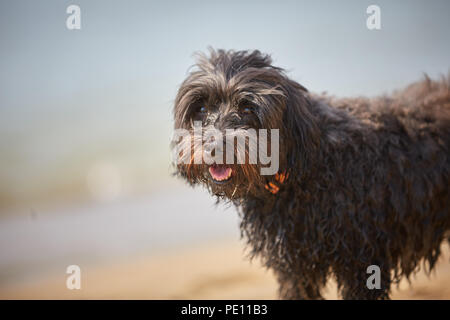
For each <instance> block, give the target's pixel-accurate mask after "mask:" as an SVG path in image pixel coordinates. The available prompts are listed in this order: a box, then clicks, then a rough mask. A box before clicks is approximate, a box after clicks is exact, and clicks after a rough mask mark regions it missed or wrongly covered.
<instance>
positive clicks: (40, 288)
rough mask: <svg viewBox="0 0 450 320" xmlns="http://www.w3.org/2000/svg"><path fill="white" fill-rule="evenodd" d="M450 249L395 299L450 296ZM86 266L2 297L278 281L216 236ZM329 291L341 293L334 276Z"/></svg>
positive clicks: (229, 289)
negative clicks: (70, 280)
mask: <svg viewBox="0 0 450 320" xmlns="http://www.w3.org/2000/svg"><path fill="white" fill-rule="evenodd" d="M449 257H450V255H449V250H448V248H445V254H444V255H443V256H442V257H441V259H440V261H439V263H438V266H437V268H436V270H435V272H433V274H432V275H431V276H430V277H427V276H426V275H425V274H424V273H423V272H422V271H421V272H419V273H418V274H417V275H416V276H414V277H413V278H412V286H411V287H410V286H409V285H408V283H407V281H403V282H402V283H401V284H400V286H399V288H395V289H394V291H393V294H392V298H393V299H450V286H449V285H448V284H449V283H450V263H448V261H449ZM81 268H82V287H81V289H80V290H68V289H67V288H66V286H65V280H66V276H67V275H65V274H64V273H63V272H61V274H60V275H58V276H55V275H52V276H49V277H47V278H40V279H39V280H37V281H30V282H26V283H22V284H20V285H17V284H16V285H7V286H3V287H2V288H0V298H1V299H276V288H277V285H276V282H275V279H274V277H273V275H272V273H271V272H269V271H267V270H265V269H264V268H262V267H261V265H260V264H259V262H258V261H253V262H252V263H250V262H249V261H248V260H247V259H246V258H245V254H244V248H243V246H242V244H241V243H239V242H235V241H232V240H230V241H222V242H214V243H210V244H208V245H202V246H199V247H196V248H189V249H186V250H184V251H183V252H172V253H168V254H160V255H158V256H153V257H151V258H148V257H142V256H140V257H135V258H134V259H130V260H128V261H122V262H119V263H115V264H107V265H97V266H89V267H83V266H81ZM325 297H326V298H327V299H338V296H337V293H336V286H335V284H334V282H333V281H330V283H329V284H328V287H327V290H326V293H325Z"/></svg>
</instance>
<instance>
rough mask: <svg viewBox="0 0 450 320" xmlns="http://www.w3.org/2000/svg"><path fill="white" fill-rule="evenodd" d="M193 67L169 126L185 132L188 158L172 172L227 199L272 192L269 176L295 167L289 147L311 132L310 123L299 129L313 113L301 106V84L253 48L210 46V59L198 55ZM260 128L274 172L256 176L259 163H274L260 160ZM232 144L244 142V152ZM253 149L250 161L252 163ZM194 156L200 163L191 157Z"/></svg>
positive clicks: (271, 176)
mask: <svg viewBox="0 0 450 320" xmlns="http://www.w3.org/2000/svg"><path fill="white" fill-rule="evenodd" d="M196 66H197V69H196V70H194V71H192V72H191V73H190V74H189V76H188V77H187V79H186V80H185V81H184V82H183V83H182V85H181V87H180V89H179V91H178V95H177V97H176V101H175V108H174V117H175V129H176V130H179V129H184V130H185V131H187V132H189V133H190V137H189V139H188V140H186V141H188V143H189V146H190V149H188V152H186V149H184V151H183V152H184V154H183V155H181V157H180V159H181V158H183V157H184V160H186V161H177V163H176V166H177V172H178V174H179V175H181V176H182V177H184V178H185V179H187V180H188V181H189V182H190V183H191V184H197V183H203V184H204V185H205V186H206V187H207V188H208V189H210V191H211V192H212V193H213V194H215V195H218V196H221V197H226V198H229V199H238V198H242V197H245V196H246V195H248V194H249V193H251V194H261V193H263V194H267V193H268V192H272V193H275V192H274V190H272V188H268V185H270V182H271V181H272V180H273V179H274V176H276V177H279V175H278V173H280V174H284V173H286V172H287V171H288V170H290V168H291V167H292V166H293V162H295V161H296V160H295V159H296V156H295V152H293V150H295V148H298V142H300V141H302V140H304V139H305V138H306V136H307V133H306V130H309V129H308V128H307V127H308V126H310V124H307V125H305V126H303V127H302V123H303V122H306V121H307V120H308V118H310V117H311V115H310V114H309V112H308V111H307V110H306V108H305V106H302V105H301V104H306V100H305V98H304V96H303V93H304V92H306V89H304V88H303V87H302V86H300V85H298V84H297V83H295V82H293V81H290V80H289V79H288V78H287V77H286V76H285V75H284V74H283V72H282V70H281V69H279V68H276V67H273V66H272V65H271V59H270V58H269V57H268V56H265V55H262V54H261V53H260V52H259V51H254V52H247V51H240V52H234V51H228V52H225V51H222V50H219V51H217V52H216V51H212V52H211V56H210V57H209V58H208V57H206V56H200V59H199V61H198V63H197V65H196ZM293 102H295V103H297V104H298V105H297V106H295V105H293ZM303 109H304V110H303ZM260 129H266V130H267V131H266V132H267V136H265V137H264V139H265V140H266V141H265V142H266V145H265V146H266V150H264V151H265V154H266V155H269V156H270V159H271V160H273V161H274V162H275V161H276V162H277V163H276V168H275V172H271V173H272V174H261V172H262V171H263V170H261V169H262V168H264V167H266V168H267V167H269V166H271V165H273V163H267V161H266V162H264V164H263V162H262V161H261V159H260V157H259V155H261V154H260V152H261V150H262V146H261V144H260V141H261V139H262V138H263V136H262V134H261V131H260ZM273 129H277V130H278V133H276V132H275V131H276V130H275V131H274V130H273ZM196 130H199V131H196ZM199 132H201V134H200V135H198V134H197V135H196V133H199ZM211 132H212V133H211ZM205 133H206V134H205ZM208 133H210V134H208ZM276 135H277V137H276V138H277V139H274V138H275V136H276ZM250 137H252V138H254V137H256V142H257V143H256V145H255V144H252V143H250V140H251V139H250ZM296 138H297V139H298V140H297V141H296V140H295V139H296ZM239 139H242V140H239ZM186 141H185V142H184V143H185V144H186ZM230 141H231V142H232V143H231V144H227V142H228V143H229V142H230ZM238 141H244V143H245V148H244V149H239V142H238ZM174 143H175V144H176V143H179V141H174ZM275 144H277V145H276V146H275ZM263 146H264V145H263ZM178 152H179V150H177V153H178ZM183 152H181V153H183ZM205 154H207V155H208V157H206V158H208V159H209V161H205ZM230 154H231V156H230ZM255 154H256V155H257V159H256V161H251V158H252V156H254V155H255ZM178 155H179V154H178ZM198 159H201V161H200V162H199V161H195V160H198ZM297 160H298V159H297ZM266 171H268V170H266ZM284 179H285V178H284V176H283V180H284ZM275 188H278V189H279V186H275ZM275 191H276V192H278V190H275Z"/></svg>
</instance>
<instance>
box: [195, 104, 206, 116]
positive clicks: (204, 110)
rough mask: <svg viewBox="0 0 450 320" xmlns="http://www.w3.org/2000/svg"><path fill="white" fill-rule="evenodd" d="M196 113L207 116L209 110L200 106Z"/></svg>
mask: <svg viewBox="0 0 450 320" xmlns="http://www.w3.org/2000/svg"><path fill="white" fill-rule="evenodd" d="M195 111H196V113H199V114H205V113H207V112H208V109H207V108H206V107H205V106H199V107H197V109H196V110H195Z"/></svg>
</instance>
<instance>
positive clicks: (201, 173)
mask: <svg viewBox="0 0 450 320" xmlns="http://www.w3.org/2000/svg"><path fill="white" fill-rule="evenodd" d="M271 63H272V62H271V59H270V57H269V56H267V55H263V54H261V53H260V52H259V51H253V52H248V51H238V52H236V51H223V50H218V51H214V50H213V51H211V55H210V56H209V57H207V56H204V55H202V56H200V59H199V61H198V63H197V68H196V69H195V70H193V71H192V72H191V73H190V74H189V76H188V78H187V79H186V80H185V81H184V82H183V84H182V85H181V88H180V89H179V92H178V95H177V98H176V101H175V108H174V117H175V127H176V128H186V129H188V130H192V119H196V117H197V119H200V120H201V121H204V123H205V126H208V125H213V126H215V127H216V128H219V129H221V130H224V129H226V128H249V127H252V128H256V129H257V128H279V129H280V172H286V173H287V174H288V178H287V179H286V181H284V183H282V184H278V188H279V192H277V193H276V194H273V193H271V192H269V191H268V190H267V188H265V186H266V185H267V183H268V182H270V181H272V182H274V183H276V181H275V180H274V177H273V176H269V177H267V176H261V175H259V171H258V170H256V169H255V168H258V167H259V165H258V164H257V165H240V166H239V165H234V166H233V176H232V178H231V181H229V182H228V183H226V184H217V183H215V182H214V181H212V179H211V177H210V176H209V174H208V166H207V165H206V164H200V165H196V164H193V163H189V164H187V165H184V164H180V165H177V173H178V175H180V176H181V177H183V178H185V179H187V181H188V182H190V183H191V184H193V185H195V184H198V183H200V184H203V185H205V186H206V187H207V188H208V189H210V191H211V192H212V193H213V194H215V195H217V196H218V197H219V198H221V199H228V200H229V201H231V202H232V203H234V204H235V205H236V206H237V207H238V209H239V212H240V214H241V217H242V222H241V230H242V235H243V236H244V237H246V239H247V240H248V244H249V246H250V248H251V253H252V255H253V256H259V257H261V258H262V260H263V262H264V264H265V266H267V267H268V268H271V269H272V270H273V271H274V272H275V274H276V276H277V279H278V281H279V285H280V287H279V293H280V297H281V298H289V299H319V298H321V289H322V288H323V287H324V285H325V284H326V282H327V279H328V278H329V277H330V276H332V277H334V278H335V279H336V281H337V284H338V288H339V290H340V292H341V295H342V297H343V298H345V299H387V298H389V293H390V290H391V285H392V284H393V283H397V282H398V281H399V280H400V279H401V278H403V277H404V276H405V277H408V278H409V276H410V275H411V274H412V273H414V272H415V271H417V270H418V269H419V268H420V266H421V265H422V262H423V266H424V267H425V268H426V269H427V270H428V271H430V270H431V269H433V266H434V265H435V263H436V261H437V259H438V257H439V255H440V246H441V243H443V242H444V241H445V240H450V238H449V233H448V231H449V229H450V189H449V182H450V79H449V77H448V76H447V77H443V78H442V79H441V80H439V81H433V80H430V79H429V78H428V77H425V79H424V80H422V81H419V82H416V83H413V84H411V85H410V86H408V87H407V88H406V89H404V90H401V91H398V92H396V93H394V94H393V95H391V96H383V97H379V98H370V99H369V98H349V99H335V98H331V97H328V96H325V95H322V96H319V95H314V94H311V93H309V92H308V91H307V90H306V89H305V88H304V87H303V86H301V85H299V84H298V83H296V82H294V81H292V80H290V79H289V78H288V77H287V76H286V75H285V73H284V72H283V70H282V69H280V68H277V67H274V66H272V64H271ZM242 105H251V107H252V109H251V114H250V113H249V112H248V109H246V111H245V112H246V113H245V114H244V116H243V115H242V114H241V113H240V108H242ZM199 106H206V107H207V108H208V111H206V112H205V110H204V109H201V112H200V114H199V113H198V112H199V111H198V110H199V109H198V108H199ZM210 114H214V123H213V124H211V123H209V122H210V121H209V120H210V118H209V117H210ZM369 265H378V266H379V267H380V270H381V289H373V290H370V289H368V288H367V286H366V281H367V278H368V277H369V276H370V274H367V267H368V266H369Z"/></svg>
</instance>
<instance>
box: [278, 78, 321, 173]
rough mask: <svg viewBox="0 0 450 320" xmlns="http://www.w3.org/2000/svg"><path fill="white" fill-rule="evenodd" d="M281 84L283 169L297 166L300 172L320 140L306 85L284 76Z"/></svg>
mask: <svg viewBox="0 0 450 320" xmlns="http://www.w3.org/2000/svg"><path fill="white" fill-rule="evenodd" d="M282 87H283V90H284V92H285V100H284V102H285V108H284V114H283V123H284V126H283V130H282V132H281V139H282V144H281V145H282V146H283V148H284V152H283V154H285V155H286V159H285V165H286V167H287V168H286V169H287V170H296V169H298V168H299V166H300V170H301V172H300V173H301V174H303V173H307V171H308V170H309V169H310V168H311V167H310V164H311V163H312V161H314V157H315V154H316V153H317V150H318V146H319V143H320V137H319V128H318V126H317V121H316V119H315V117H314V115H313V113H312V103H311V101H310V100H309V98H308V95H307V90H306V88H304V87H303V86H301V85H300V84H298V83H296V82H294V81H292V80H290V79H288V78H286V79H285V81H284V83H283V85H282Z"/></svg>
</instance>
